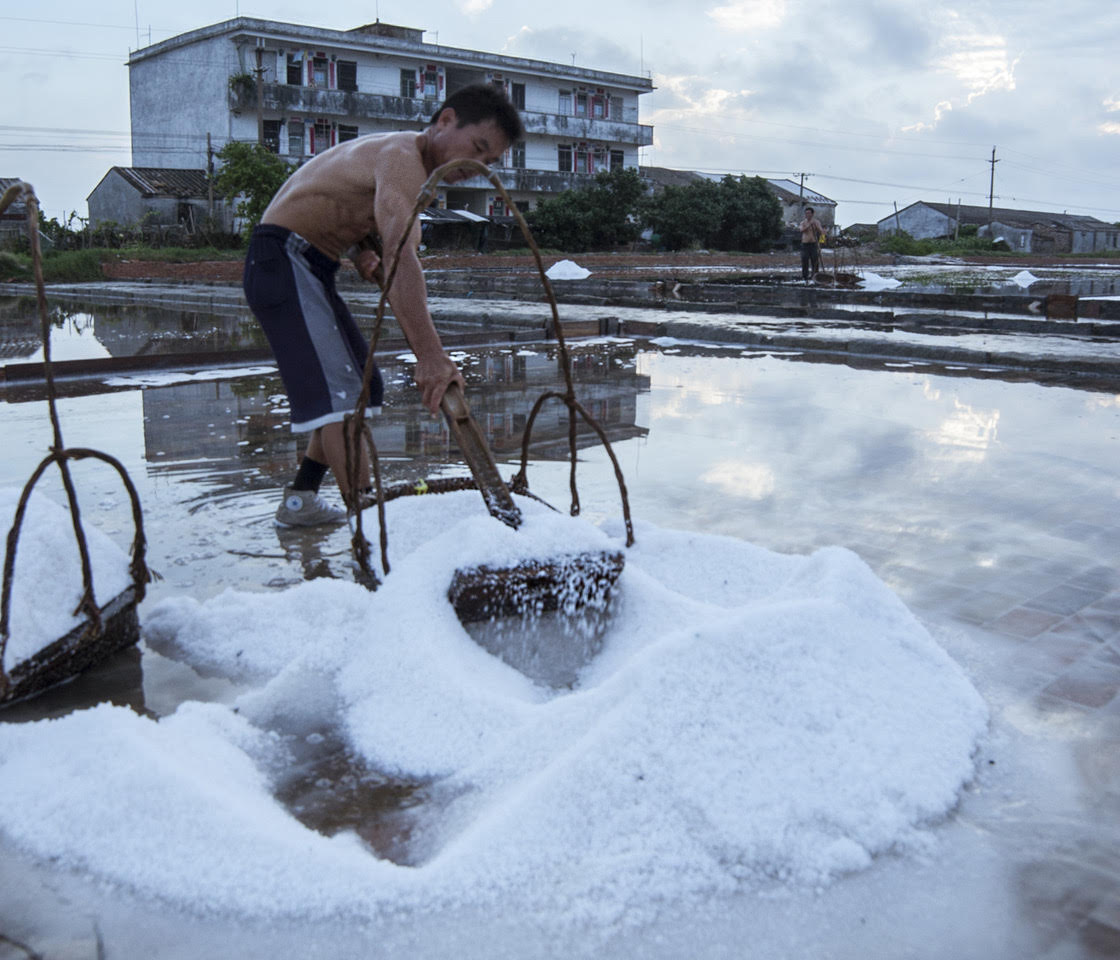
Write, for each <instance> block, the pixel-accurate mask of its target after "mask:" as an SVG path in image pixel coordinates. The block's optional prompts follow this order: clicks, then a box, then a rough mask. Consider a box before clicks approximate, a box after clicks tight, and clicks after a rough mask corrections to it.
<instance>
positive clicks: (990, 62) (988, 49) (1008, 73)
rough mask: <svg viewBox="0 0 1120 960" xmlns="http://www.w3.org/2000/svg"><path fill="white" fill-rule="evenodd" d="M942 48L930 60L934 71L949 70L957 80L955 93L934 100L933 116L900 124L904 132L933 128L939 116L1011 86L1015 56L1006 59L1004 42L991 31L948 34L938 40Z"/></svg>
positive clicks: (939, 118)
mask: <svg viewBox="0 0 1120 960" xmlns="http://www.w3.org/2000/svg"><path fill="white" fill-rule="evenodd" d="M941 46H942V49H943V52H942V53H941V55H940V56H938V57H937V58H935V60H934V61H933V68H934V71H935V72H936V73H940V74H949V75H950V76H951V77H952V78H953V79H954V80H955V81H956V83H957V84H958V87H959V91H960V92H958V94H957V95H956V96H955V97H948V98H942V99H941V100H938V102H937V104H936V106H935V107H934V109H933V120H932V121H930V122H926V121H924V120H919V121H917V122H915V123H911V124H907V125H905V126H903V127H902V129H903V130H904V131H906V132H910V133H913V132H921V131H924V130H933V129H934V128H936V127H937V125H938V124H939V122H940V121H941V119H942V117H944V116H945V115H946V114H947V113H949V112H950V111H952V110H954V109H963V108H965V107H968V106H970V105H971V104H972V103H974V102H975V101H976V100H978V99H980V98H981V97H983V96H986V95H987V94H989V93H995V92H998V91H1006V92H1011V91H1013V90H1014V89H1015V67H1016V66H1017V65H1018V63H1019V58H1015V59H1014V60H1012V59H1010V55H1009V53H1008V50H1007V42H1006V40H1004V38H1003V37H1002V36H998V35H995V34H982V33H971V34H950V35H948V36H946V37H945V38H944V39H943V41H942V43H941Z"/></svg>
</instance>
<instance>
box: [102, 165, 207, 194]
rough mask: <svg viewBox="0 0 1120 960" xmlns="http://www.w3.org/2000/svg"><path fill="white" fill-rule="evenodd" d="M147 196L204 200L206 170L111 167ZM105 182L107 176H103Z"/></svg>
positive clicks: (112, 171)
mask: <svg viewBox="0 0 1120 960" xmlns="http://www.w3.org/2000/svg"><path fill="white" fill-rule="evenodd" d="M113 173H115V174H117V175H118V176H120V177H121V178H123V179H124V181H125V182H126V183H128V184H129V185H130V186H132V187H134V188H135V189H136V190H137V191H139V192H140V193H141V194H143V195H144V196H145V197H176V198H178V199H180V200H203V199H205V198H206V196H207V181H206V171H205V170H183V169H176V168H173V167H172V168H168V169H161V168H160V167H110V168H109V173H107V174H105V176H106V177H107V176H109V174H113ZM101 179H102V182H104V179H105V177H102V178H101Z"/></svg>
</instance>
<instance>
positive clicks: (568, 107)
mask: <svg viewBox="0 0 1120 960" xmlns="http://www.w3.org/2000/svg"><path fill="white" fill-rule="evenodd" d="M557 110H558V112H559V113H560V116H562V117H570V116H571V115H572V91H571V90H561V91H560V105H559V107H558V108H557Z"/></svg>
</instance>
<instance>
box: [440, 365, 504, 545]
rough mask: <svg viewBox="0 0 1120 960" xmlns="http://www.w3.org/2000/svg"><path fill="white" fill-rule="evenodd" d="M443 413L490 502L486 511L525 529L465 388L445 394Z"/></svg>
mask: <svg viewBox="0 0 1120 960" xmlns="http://www.w3.org/2000/svg"><path fill="white" fill-rule="evenodd" d="M440 409H441V410H442V411H443V415H444V417H445V418H446V419H447V425H448V427H449V428H450V429H451V435H452V436H453V437H454V438H455V443H456V444H457V445H458V447H459V451H460V452H461V453H462V454H463V459H464V460H466V461H467V466H468V467H470V468H471V474H472V475H473V476H474V479H475V482H476V483H477V484H478V489H479V490H480V491H481V493H482V499H483V500H484V501H485V502H486V509H487V510H489V511H490V515H491V516H492V517H495V518H496V519H498V520H501V521H502V523H504V524H506V525H507V526H510V527H513V528H514V529H515V530H516V529H517V528H518V527H519V526H520V525H521V511H520V510H518V509H517V504H516V503H514V502H513V495H512V494H511V493H510V492H509V487H507V486H506V484H505V481H504V480H502V478H501V475H500V474H499V473H498V467H497V465H496V464H495V463H494V456H493V454H491V452H490V447H489V446H487V444H486V438H485V437H483V435H482V431H481V430H479V428H478V424H477V423H476V422H475V419H474V417H472V416H471V408H470V407H469V406H468V405H467V398H466V397H465V396H464V395H463V388H462V387H461V386H459V384H458V383H452V384H451V385H450V386H449V387H448V388H447V390H446V391H445V392H444V394H443V399H442V400H441V401H440Z"/></svg>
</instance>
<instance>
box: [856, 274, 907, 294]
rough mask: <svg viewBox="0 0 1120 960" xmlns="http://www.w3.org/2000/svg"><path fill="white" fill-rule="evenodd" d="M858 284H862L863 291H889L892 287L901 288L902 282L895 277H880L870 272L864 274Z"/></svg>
mask: <svg viewBox="0 0 1120 960" xmlns="http://www.w3.org/2000/svg"><path fill="white" fill-rule="evenodd" d="M860 282H861V283H862V284H863V289H864V290H890V289H892V288H893V287H900V286H902V281H901V280H899V279H897V278H896V277H881V276H879V274H877V273H872V272H871V271H870V270H867V271H865V272H864V274H863V277H862V279H861V280H860Z"/></svg>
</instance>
